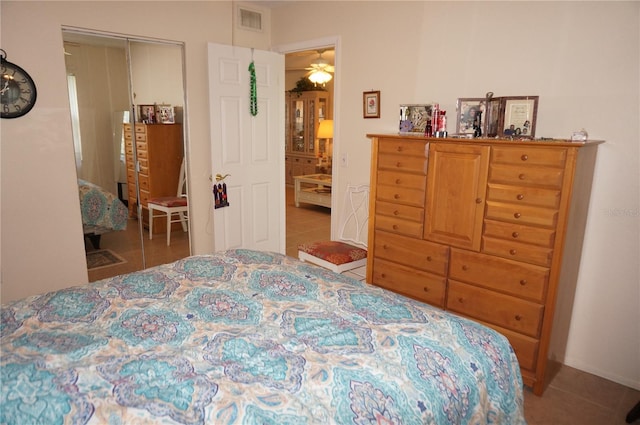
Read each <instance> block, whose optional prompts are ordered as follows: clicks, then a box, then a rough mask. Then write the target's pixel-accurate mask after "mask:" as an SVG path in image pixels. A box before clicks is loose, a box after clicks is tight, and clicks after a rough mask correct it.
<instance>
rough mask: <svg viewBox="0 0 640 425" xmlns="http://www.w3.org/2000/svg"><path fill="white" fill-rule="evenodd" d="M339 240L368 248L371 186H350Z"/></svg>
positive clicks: (345, 198)
mask: <svg viewBox="0 0 640 425" xmlns="http://www.w3.org/2000/svg"><path fill="white" fill-rule="evenodd" d="M340 221H341V223H340V235H339V239H340V240H341V241H343V242H351V243H353V244H355V245H357V246H359V247H361V248H364V249H366V248H367V225H368V222H369V185H367V184H361V185H348V186H347V190H346V192H345V197H344V205H343V213H342V215H341V217H340Z"/></svg>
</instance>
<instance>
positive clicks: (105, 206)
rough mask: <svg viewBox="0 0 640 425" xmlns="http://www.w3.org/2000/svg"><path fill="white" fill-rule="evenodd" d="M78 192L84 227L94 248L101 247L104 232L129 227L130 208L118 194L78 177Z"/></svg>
mask: <svg viewBox="0 0 640 425" xmlns="http://www.w3.org/2000/svg"><path fill="white" fill-rule="evenodd" d="M78 192H79V195H80V210H81V212H82V228H83V231H84V234H85V236H86V237H87V238H89V240H90V241H91V244H92V245H93V247H94V248H96V249H98V248H100V236H101V235H103V234H104V233H107V232H113V231H117V230H125V229H126V228H127V220H128V218H129V210H128V209H127V207H126V205H124V203H122V201H121V200H120V199H118V197H117V196H116V195H114V194H113V193H111V192H109V191H108V190H105V189H103V188H102V187H100V186H98V185H96V184H93V183H90V182H88V181H86V180H82V179H78Z"/></svg>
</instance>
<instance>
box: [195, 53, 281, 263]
mask: <svg viewBox="0 0 640 425" xmlns="http://www.w3.org/2000/svg"><path fill="white" fill-rule="evenodd" d="M208 52H209V55H208V57H209V104H210V111H211V116H210V121H211V122H210V126H211V166H212V178H213V183H215V184H218V183H219V184H224V185H226V194H227V199H228V202H229V206H227V207H223V208H218V209H214V210H213V231H214V249H215V250H216V251H220V250H225V249H234V248H246V249H257V250H263V251H275V252H280V253H285V249H286V246H285V190H284V187H285V183H284V138H285V134H284V125H285V124H284V122H285V121H284V55H281V54H278V53H273V52H267V51H261V50H254V49H248V48H243V47H234V46H228V45H221V44H215V43H209V45H208ZM252 61H253V62H254V65H255V75H256V92H257V93H256V95H257V96H256V97H257V106H258V113H257V115H255V116H253V115H252V114H251V112H250V104H251V103H250V99H251V96H250V93H251V84H250V82H251V74H250V72H249V65H250V63H251V62H252ZM216 175H220V176H227V177H225V178H224V180H221V181H216ZM211 196H212V198H214V204H215V197H214V195H213V193H212V194H211Z"/></svg>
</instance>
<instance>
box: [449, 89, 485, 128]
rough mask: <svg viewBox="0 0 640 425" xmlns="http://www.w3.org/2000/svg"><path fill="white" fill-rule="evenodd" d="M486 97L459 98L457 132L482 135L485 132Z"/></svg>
mask: <svg viewBox="0 0 640 425" xmlns="http://www.w3.org/2000/svg"><path fill="white" fill-rule="evenodd" d="M486 103H487V100H486V99H485V98H475V97H473V98H459V99H458V102H457V104H456V114H457V119H456V134H459V135H474V134H476V133H479V134H480V136H483V135H484V134H485V119H486Z"/></svg>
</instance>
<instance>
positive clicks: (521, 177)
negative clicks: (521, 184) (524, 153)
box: [518, 173, 527, 180]
mask: <svg viewBox="0 0 640 425" xmlns="http://www.w3.org/2000/svg"><path fill="white" fill-rule="evenodd" d="M518 178H519V179H520V180H524V179H526V178H527V176H525V175H524V173H523V174H520V175H519V176H518Z"/></svg>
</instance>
